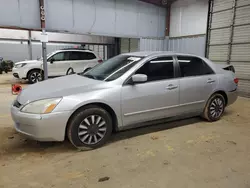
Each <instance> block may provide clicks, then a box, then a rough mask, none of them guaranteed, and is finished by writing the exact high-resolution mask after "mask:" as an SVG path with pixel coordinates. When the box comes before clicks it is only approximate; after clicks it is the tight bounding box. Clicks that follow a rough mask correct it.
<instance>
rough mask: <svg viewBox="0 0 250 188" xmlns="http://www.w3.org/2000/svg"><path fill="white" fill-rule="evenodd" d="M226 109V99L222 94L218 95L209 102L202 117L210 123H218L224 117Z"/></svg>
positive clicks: (213, 96)
mask: <svg viewBox="0 0 250 188" xmlns="http://www.w3.org/2000/svg"><path fill="white" fill-rule="evenodd" d="M225 107H226V102H225V98H224V97H223V96H222V95H221V94H219V93H216V94H214V95H212V96H211V97H210V99H209V100H208V102H207V104H206V106H205V108H204V111H203V115H202V116H203V117H204V118H205V119H206V120H207V121H209V122H214V121H218V120H219V119H220V118H221V116H222V115H223V113H224V111H225Z"/></svg>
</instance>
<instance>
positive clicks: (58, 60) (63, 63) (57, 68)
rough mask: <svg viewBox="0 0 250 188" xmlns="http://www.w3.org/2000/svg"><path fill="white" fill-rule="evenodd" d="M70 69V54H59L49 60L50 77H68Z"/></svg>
mask: <svg viewBox="0 0 250 188" xmlns="http://www.w3.org/2000/svg"><path fill="white" fill-rule="evenodd" d="M69 67H70V61H69V52H67V51H65V52H58V53H56V54H54V55H53V56H51V57H50V58H49V59H48V76H63V75H66V73H67V70H68V69H69Z"/></svg>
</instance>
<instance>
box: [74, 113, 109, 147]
mask: <svg viewBox="0 0 250 188" xmlns="http://www.w3.org/2000/svg"><path fill="white" fill-rule="evenodd" d="M106 131H107V125H106V121H105V120H104V119H103V118H102V117H101V116H99V115H91V116H88V117H86V118H85V119H84V120H83V121H82V122H81V124H80V125H79V128H78V137H79V139H80V140H81V141H82V143H84V144H87V145H93V144H97V143H98V142H100V141H101V140H102V139H103V138H104V136H105V134H106Z"/></svg>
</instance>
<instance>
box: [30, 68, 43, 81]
mask: <svg viewBox="0 0 250 188" xmlns="http://www.w3.org/2000/svg"><path fill="white" fill-rule="evenodd" d="M28 80H29V83H30V84H34V83H36V82H41V81H43V73H42V71H40V70H32V71H30V73H29V74H28Z"/></svg>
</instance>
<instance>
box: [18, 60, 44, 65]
mask: <svg viewBox="0 0 250 188" xmlns="http://www.w3.org/2000/svg"><path fill="white" fill-rule="evenodd" d="M23 63H26V64H31V63H42V61H39V60H26V61H20V62H17V63H15V65H19V64H23Z"/></svg>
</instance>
